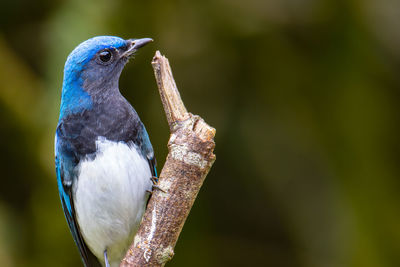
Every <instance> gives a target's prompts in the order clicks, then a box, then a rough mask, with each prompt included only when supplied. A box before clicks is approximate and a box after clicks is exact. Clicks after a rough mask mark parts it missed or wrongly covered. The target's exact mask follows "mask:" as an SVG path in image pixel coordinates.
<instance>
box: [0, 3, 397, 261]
mask: <svg viewBox="0 0 400 267" xmlns="http://www.w3.org/2000/svg"><path fill="white" fill-rule="evenodd" d="M1 6H2V8H1V9H0V25H1V28H0V56H1V63H0V122H1V123H0V149H1V152H2V153H1V156H0V173H1V174H0V175H1V186H0V266H2V267H10V266H37V267H39V266H41V267H42V266H45V267H47V266H81V262H80V259H79V255H78V250H77V249H76V248H75V245H74V243H73V240H72V237H71V235H70V233H69V230H68V227H67V223H66V222H65V219H64V215H63V213H62V210H61V205H60V201H59V197H58V191H57V185H56V177H55V172H54V152H53V151H54V149H53V142H54V131H55V127H56V125H57V120H58V110H59V102H60V93H61V86H62V77H63V67H64V62H65V59H66V57H67V56H68V54H69V53H70V52H71V51H72V49H73V48H74V47H75V46H76V45H78V44H79V43H80V42H82V41H84V40H86V39H88V38H90V37H92V36H96V35H116V36H121V37H123V38H131V37H137V38H138V37H152V38H154V40H155V42H154V43H152V44H150V45H148V46H146V47H145V48H143V49H142V50H141V51H140V52H139V53H138V55H137V56H136V58H135V60H132V61H131V63H130V64H128V66H127V67H126V69H125V71H124V72H123V74H122V77H121V82H120V88H121V90H122V93H123V94H124V95H125V96H126V97H127V98H128V100H129V101H130V102H131V103H132V104H133V105H134V106H135V108H136V110H137V111H138V113H139V114H140V115H141V118H142V120H143V122H144V123H145V125H146V127H147V129H148V131H149V134H150V136H151V140H152V143H153V146H154V148H155V151H156V157H157V159H158V166H159V167H158V168H159V170H160V169H161V166H163V163H164V159H165V157H166V154H167V149H166V143H167V140H168V137H169V131H168V126H167V123H166V120H165V115H164V113H163V109H162V105H161V102H160V99H159V96H158V92H157V88H156V84H155V81H154V77H153V71H152V68H151V65H150V61H151V58H152V56H153V54H154V52H155V50H156V49H160V50H161V52H162V53H164V54H166V56H167V57H168V58H169V60H170V62H171V65H172V68H173V71H174V75H175V79H176V82H177V84H178V87H179V89H180V92H181V95H182V97H183V99H184V101H185V104H186V106H187V108H188V109H189V110H190V111H191V112H192V113H195V114H199V115H200V116H202V117H203V118H204V119H205V120H206V121H207V122H208V123H209V124H210V125H212V126H214V127H215V128H216V129H217V136H216V144H217V146H216V151H215V152H216V155H217V161H216V163H215V164H214V166H213V168H212V170H211V172H210V174H209V175H208V177H207V179H206V181H205V183H204V186H203V188H202V190H201V192H200V194H199V197H198V199H197V201H196V203H195V205H194V207H193V209H192V212H191V214H190V216H189V218H188V220H187V223H186V224H185V227H184V229H183V232H182V234H181V237H180V239H179V241H178V244H177V246H176V250H175V253H176V256H175V257H174V258H173V260H172V261H171V262H170V263H168V264H167V265H168V266H195V267H196V266H211V267H213V266H282V267H286V266H287V267H292V266H294V267H297V266H304V267H325V266H326V267H336V266H344V267H347V266H348V267H358V266H360V267H370V266H371V267H372V266H374V267H375V266H384V267H386V266H400V256H399V255H400V212H399V207H398V204H399V201H400V194H399V192H400V182H399V177H398V176H399V173H400V168H399V166H400V165H399V164H398V159H399V152H400V145H399V142H398V141H396V140H397V139H398V132H399V123H400V121H399V120H400V117H399V112H398V110H397V109H398V108H397V107H398V102H399V96H400V93H399V92H400V91H399V90H400V31H399V18H400V2H399V1H395V0H381V1H374V0H364V1H360V0H358V1H357V0H320V1H318V0H259V1H258V0H247V1H240V0H214V1H207V0H203V1H177V0H175V1H166V0H164V1H161V0H158V1H152V0H149V1H128V0H113V1H111V0H97V1H94V0H90V1H81V0H56V1H54V0H53V1H51V0H38V1H30V0H13V1H2V2H1Z"/></svg>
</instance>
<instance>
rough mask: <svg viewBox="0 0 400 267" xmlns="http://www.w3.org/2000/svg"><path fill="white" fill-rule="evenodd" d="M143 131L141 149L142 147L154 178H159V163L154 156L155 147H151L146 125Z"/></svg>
mask: <svg viewBox="0 0 400 267" xmlns="http://www.w3.org/2000/svg"><path fill="white" fill-rule="evenodd" d="M141 130H142V132H141V134H140V136H141V144H140V147H141V150H142V153H143V155H144V156H145V157H146V158H147V161H148V163H149V166H150V170H151V174H152V175H153V177H158V175H157V169H156V165H157V162H156V158H155V156H154V151H153V146H152V145H151V142H150V138H149V134H148V133H147V131H146V128H145V127H144V125H143V127H142V129H141Z"/></svg>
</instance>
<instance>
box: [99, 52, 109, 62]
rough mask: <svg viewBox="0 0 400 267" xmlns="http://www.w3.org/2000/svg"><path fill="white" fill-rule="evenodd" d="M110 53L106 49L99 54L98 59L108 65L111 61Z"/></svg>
mask: <svg viewBox="0 0 400 267" xmlns="http://www.w3.org/2000/svg"><path fill="white" fill-rule="evenodd" d="M111 58H112V53H111V51H110V50H108V49H106V50H103V51H101V52H100V53H99V59H100V61H101V62H103V63H108V62H110V61H111Z"/></svg>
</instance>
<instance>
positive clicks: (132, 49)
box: [122, 38, 153, 57]
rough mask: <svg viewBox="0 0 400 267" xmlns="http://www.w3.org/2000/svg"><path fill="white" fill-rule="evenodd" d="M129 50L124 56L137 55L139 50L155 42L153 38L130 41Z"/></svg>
mask: <svg viewBox="0 0 400 267" xmlns="http://www.w3.org/2000/svg"><path fill="white" fill-rule="evenodd" d="M127 42H128V50H126V51H125V52H124V54H123V55H122V56H128V57H129V56H130V55H132V54H133V53H135V52H136V51H137V50H138V49H139V48H141V47H143V46H145V45H146V44H148V43H150V42H153V39H151V38H141V39H129V40H128V41H127Z"/></svg>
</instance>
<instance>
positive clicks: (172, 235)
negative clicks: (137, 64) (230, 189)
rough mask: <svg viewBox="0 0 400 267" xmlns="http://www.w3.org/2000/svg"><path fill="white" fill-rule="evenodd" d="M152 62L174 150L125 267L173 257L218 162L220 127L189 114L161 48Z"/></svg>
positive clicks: (171, 148)
mask: <svg viewBox="0 0 400 267" xmlns="http://www.w3.org/2000/svg"><path fill="white" fill-rule="evenodd" d="M151 64H152V66H153V69H154V74H155V77H156V81H157V86H158V89H159V92H160V96H161V100H162V103H163V106H164V110H165V114H166V116H167V120H168V124H169V127H170V132H171V136H170V139H169V141H168V149H169V153H168V156H167V160H166V162H165V165H164V167H163V169H162V171H161V174H160V177H159V184H158V185H159V187H160V188H161V189H162V190H164V191H165V192H163V191H160V190H155V191H154V192H153V195H152V197H151V199H150V201H149V204H148V206H147V209H146V212H145V214H144V216H143V220H142V223H141V225H140V227H139V230H138V232H137V234H136V236H135V238H134V241H133V244H132V245H131V247H130V248H129V250H128V252H127V254H126V256H125V258H124V259H123V260H122V262H121V265H120V266H121V267H133V266H136V267H138V266H164V264H165V263H166V262H167V261H169V260H170V259H171V258H172V257H173V255H174V247H175V244H176V241H177V240H178V237H179V234H180V232H181V230H182V227H183V224H184V223H185V220H186V218H187V216H188V215H189V212H190V209H191V207H192V205H193V203H194V201H195V199H196V196H197V194H198V192H199V190H200V187H201V185H202V184H203V181H204V179H205V177H206V175H207V173H208V171H209V170H210V168H211V166H212V164H213V163H214V161H215V155H214V154H213V151H214V147H215V143H214V135H215V129H214V128H212V127H210V126H209V125H207V123H206V122H205V121H204V120H203V119H202V118H200V117H199V116H197V115H192V114H191V113H189V112H187V110H186V108H185V106H184V104H183V102H182V99H181V97H180V95H179V91H178V88H177V87H176V84H175V81H174V78H173V76H172V71H171V67H170V65H169V62H168V59H167V58H166V57H164V56H162V55H161V54H160V52H159V51H157V52H156V54H155V56H154V58H153V61H152V63H151Z"/></svg>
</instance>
